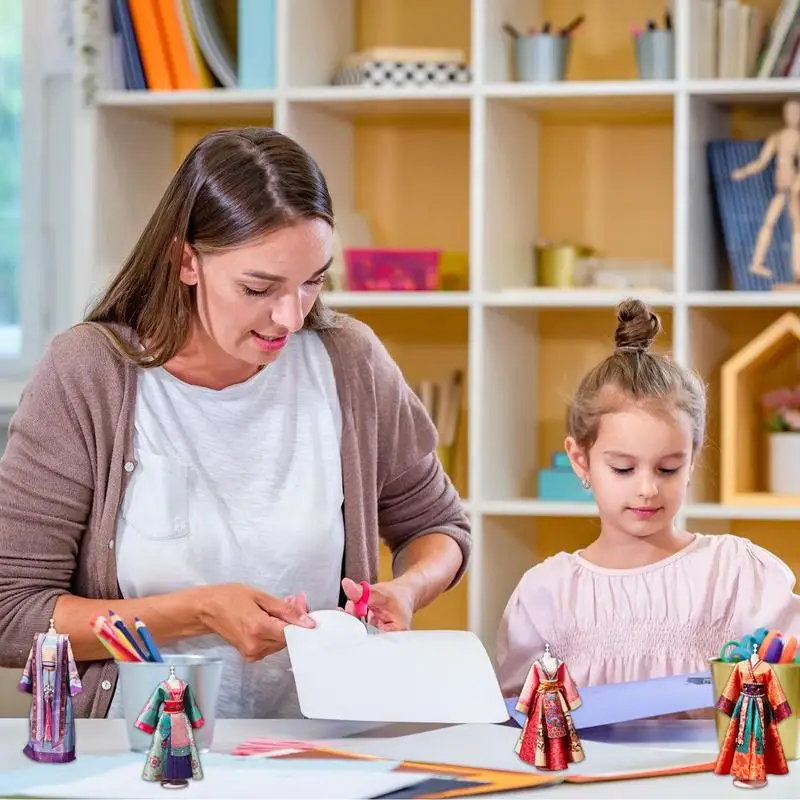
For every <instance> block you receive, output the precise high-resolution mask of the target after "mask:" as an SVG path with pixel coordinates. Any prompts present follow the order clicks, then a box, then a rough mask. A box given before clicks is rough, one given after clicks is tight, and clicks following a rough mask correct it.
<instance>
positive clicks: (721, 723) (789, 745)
mask: <svg viewBox="0 0 800 800" xmlns="http://www.w3.org/2000/svg"><path fill="white" fill-rule="evenodd" d="M708 663H709V667H710V668H711V683H712V684H713V685H714V702H715V703H716V702H717V700H719V696H720V695H721V694H722V692H723V691H724V690H725V686H726V685H727V683H728V680H729V678H730V677H731V673H732V672H733V668H734V667H735V666H736V664H734V663H732V662H729V661H720V659H718V658H712V659H711V660H710V661H709V662H708ZM770 667H772V671H773V672H774V673H775V675H776V677H777V678H778V680H779V681H780V682H781V686H782V687H783V692H784V694H785V695H786V699H787V700H788V701H789V706H790V707H791V709H792V716H791V717H787V718H786V719H785V720H783V722H781V723H780V724H779V725H778V732H779V733H780V737H781V744H782V745H783V752H784V754H785V755H786V758H787V760H788V761H795V760H796V759H797V758H798V756H799V755H800V754H799V753H798V750H797V743H798V726H800V664H794V663H788V664H770ZM730 721H731V719H730V717H727V716H725V714H723V713H722V712H721V711H717V712H716V713H715V715H714V722H715V723H716V727H717V738H718V739H719V744H720V747H721V746H722V743H723V742H724V741H725V735H726V734H727V732H728V726H729V725H730Z"/></svg>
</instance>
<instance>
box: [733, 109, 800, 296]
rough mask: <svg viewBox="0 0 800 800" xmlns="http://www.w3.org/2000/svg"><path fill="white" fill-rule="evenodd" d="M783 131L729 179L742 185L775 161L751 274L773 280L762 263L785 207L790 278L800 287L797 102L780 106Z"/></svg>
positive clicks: (799, 127)
mask: <svg viewBox="0 0 800 800" xmlns="http://www.w3.org/2000/svg"><path fill="white" fill-rule="evenodd" d="M783 121H784V127H783V128H782V129H781V130H779V131H776V132H775V133H773V134H771V135H770V136H769V137H768V138H767V141H766V142H765V143H764V146H763V148H762V149H761V152H760V153H759V155H758V158H756V159H755V160H754V161H751V162H750V163H749V164H745V166H743V167H740V168H739V169H735V170H734V171H733V172H732V173H731V178H732V179H733V180H735V181H741V180H744V179H745V178H749V177H750V176H751V175H756V174H757V173H759V172H761V171H762V170H764V169H766V167H767V165H768V164H769V163H770V161H771V160H772V159H773V158H774V159H775V194H774V195H773V197H772V200H771V201H770V204H769V207H768V208H767V213H766V214H765V216H764V221H763V223H762V224H761V229H760V230H759V232H758V237H757V238H756V246H755V249H754V251H753V260H752V261H751V262H750V272H752V273H753V274H754V275H759V276H761V277H762V278H772V272H771V271H770V270H769V269H767V267H766V265H765V264H764V260H765V259H766V257H767V251H768V250H769V246H770V242H771V241H772V232H773V230H774V228H775V225H776V223H777V222H778V219H779V218H780V215H781V214H782V213H783V210H784V208H786V206H787V204H788V210H789V217H790V219H791V225H792V274H793V275H794V279H795V282H796V283H800V200H799V199H798V194H800V168H799V167H800V102H799V101H797V100H788V101H787V102H786V103H784V106H783Z"/></svg>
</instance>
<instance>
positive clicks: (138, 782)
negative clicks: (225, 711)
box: [17, 764, 431, 800]
mask: <svg viewBox="0 0 800 800" xmlns="http://www.w3.org/2000/svg"><path fill="white" fill-rule="evenodd" d="M429 777H431V776H430V775H427V774H426V775H423V774H422V773H399V772H367V771H365V770H345V769H331V770H303V768H302V766H298V767H297V769H294V770H289V769H286V770H257V769H236V767H235V766H225V767H215V768H214V769H206V770H205V774H204V776H203V779H202V780H200V781H190V782H189V785H188V786H187V787H186V788H185V789H181V790H180V796H181V797H197V798H206V797H214V798H219V797H237V798H251V797H252V798H260V800H272V798H276V799H280V800H294V799H295V798H298V800H310V798H324V800H340V798H341V800H348V799H349V798H353V800H362V799H363V800H366V799H367V798H371V797H379V796H380V795H383V794H386V793H388V792H394V791H397V790H398V789H404V788H406V787H408V786H414V785H416V784H417V783H421V782H422V781H423V780H426V779H427V778H429ZM165 792H167V793H168V790H166V789H164V788H163V787H162V786H161V784H160V783H153V782H150V781H144V780H142V765H141V764H131V765H127V766H124V767H119V768H117V769H113V770H109V771H108V772H104V773H101V774H100V775H96V776H92V777H84V778H79V779H78V780H73V781H70V780H69V779H67V780H63V779H62V780H60V781H53V782H52V783H47V784H43V785H40V786H31V787H29V788H27V789H25V790H24V791H22V792H20V793H19V794H18V795H17V796H18V797H38V798H62V797H69V798H73V797H80V798H85V800H94V798H110V799H112V800H113V799H114V798H132V797H135V798H144V799H145V800H147V799H148V798H163V797H164V794H165Z"/></svg>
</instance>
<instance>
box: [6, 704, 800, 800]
mask: <svg viewBox="0 0 800 800" xmlns="http://www.w3.org/2000/svg"><path fill="white" fill-rule="evenodd" d="M76 736H77V747H78V758H80V756H81V755H82V754H89V753H96V754H113V753H120V752H125V751H126V750H127V747H128V742H127V737H126V733H125V723H124V721H123V720H117V719H113V720H86V719H80V720H78V721H77V723H76ZM267 736H275V737H283V738H298V739H313V740H319V741H320V743H324V744H328V745H330V746H333V747H337V748H341V749H343V750H348V751H351V752H357V753H368V754H373V755H378V756H386V757H388V758H390V759H394V760H403V759H407V760H419V761H435V762H446V763H451V764H464V765H469V766H482V767H490V768H497V769H512V770H526V769H531V771H534V772H535V770H533V769H532V768H528V767H527V766H526V765H525V764H524V763H523V762H521V761H520V760H519V758H518V757H517V756H516V754H515V753H514V751H513V747H514V743H515V742H516V740H517V738H518V736H519V728H515V727H512V726H500V725H475V726H471V725H461V726H452V727H450V726H445V727H439V726H410V725H388V726H387V725H367V724H353V723H335V722H334V723H325V722H317V721H312V720H218V721H217V723H216V728H215V732H214V742H213V745H212V750H213V751H215V752H221V753H229V752H230V751H231V750H232V749H233V748H234V747H235V746H236V745H238V744H240V743H241V742H243V741H245V740H247V739H250V738H253V737H267ZM27 737H28V721H27V720H26V719H5V720H0V787H1V786H2V777H3V776H2V773H3V772H7V771H9V770H13V769H17V768H20V767H24V766H27V765H28V764H29V763H30V762H29V761H28V760H27V759H26V758H25V756H24V755H22V747H23V746H24V745H25V742H26V741H27ZM582 742H583V745H584V749H585V751H586V761H584V762H583V763H582V764H577V765H573V766H571V767H570V768H569V771H570V773H573V772H574V773H576V774H577V773H580V772H585V773H602V772H610V771H614V770H618V769H625V770H628V769H631V768H633V767H639V768H649V767H658V766H665V765H666V764H667V763H669V759H675V758H684V757H685V758H687V759H694V760H696V761H711V760H713V759H714V758H716V755H717V752H718V749H717V745H716V739H715V736H714V731H713V727H711V726H710V723H706V722H674V723H667V722H661V723H647V722H643V723H637V724H628V725H626V726H619V727H615V728H610V729H607V730H605V731H602V732H598V733H596V734H593V735H592V738H591V739H589V738H587V737H586V736H585V735H584V736H582ZM673 763H674V762H673ZM789 769H790V774H789V775H786V776H769V784H768V785H767V786H766V787H765V788H763V789H760V790H758V793H757V794H756V797H758V798H785V799H786V800H797V798H800V761H792V762H790V764H789ZM231 794H232V796H233V795H235V788H233V787H232V790H231ZM740 794H741V792H740V791H737V790H735V789H734V787H733V786H732V782H731V779H730V778H729V777H727V776H725V777H722V776H718V775H714V774H713V773H712V774H700V775H683V776H678V777H670V778H653V779H648V780H643V781H614V782H609V783H595V784H585V785H570V784H562V785H559V786H555V787H543V788H539V789H534V790H529V791H527V792H513V793H512V792H507V793H503V795H502V796H503V797H536V798H550V797H553V798H568V797H578V798H642V797H648V798H682V800H686V799H687V798H700V797H702V798H703V800H716V798H730V797H738V796H739V795H740ZM484 796H486V795H484ZM498 796H500V795H498Z"/></svg>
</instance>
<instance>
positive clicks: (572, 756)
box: [514, 644, 585, 770]
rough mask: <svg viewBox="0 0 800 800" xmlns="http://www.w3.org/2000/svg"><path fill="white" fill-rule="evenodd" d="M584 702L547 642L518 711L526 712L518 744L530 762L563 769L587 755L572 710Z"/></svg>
mask: <svg viewBox="0 0 800 800" xmlns="http://www.w3.org/2000/svg"><path fill="white" fill-rule="evenodd" d="M580 705H581V698H580V695H579V694H578V689H577V688H576V686H575V684H574V682H573V680H572V678H571V677H570V674H569V671H568V670H567V666H566V664H565V663H564V662H563V661H561V660H560V659H558V658H554V657H553V656H552V655H551V653H550V645H549V644H548V645H545V652H544V655H543V656H542V657H541V658H537V659H536V661H534V662H533V664H532V666H531V668H530V670H529V672H528V676H527V678H526V679H525V684H524V685H523V687H522V693H521V694H520V696H519V700H518V701H517V711H519V712H521V713H522V714H525V715H526V716H527V719H526V720H525V726H524V727H523V729H522V734H521V735H520V737H519V740H518V741H517V744H516V747H515V748H514V750H515V752H516V753H517V755H518V756H519V757H520V758H521V759H522V760H523V761H525V762H526V763H528V764H531V765H532V766H534V767H538V768H539V769H546V770H562V769H566V768H567V767H568V766H569V764H574V763H577V762H578V761H583V759H584V758H585V756H584V752H583V747H582V746H581V742H580V739H579V738H578V734H577V733H576V732H575V725H574V724H573V722H572V714H571V712H572V711H574V710H575V709H576V708H578V707H579V706H580Z"/></svg>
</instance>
